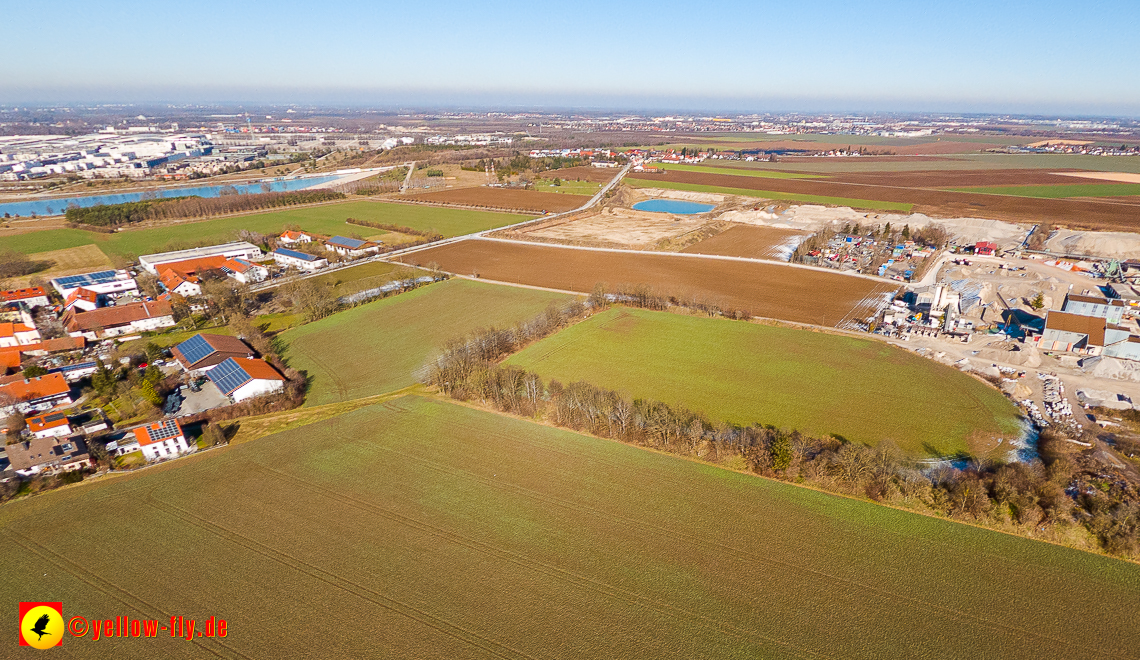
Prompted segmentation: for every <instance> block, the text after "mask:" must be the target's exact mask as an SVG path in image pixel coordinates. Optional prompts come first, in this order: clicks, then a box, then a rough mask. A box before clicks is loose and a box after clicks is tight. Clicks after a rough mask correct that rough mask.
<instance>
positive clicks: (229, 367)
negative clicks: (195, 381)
mask: <svg viewBox="0 0 1140 660" xmlns="http://www.w3.org/2000/svg"><path fill="white" fill-rule="evenodd" d="M206 378H209V379H210V381H211V382H213V383H214V384H215V385H217V386H218V389H219V390H221V391H222V392H224V393H226V394H233V392H234V391H235V390H236V389H237V388H239V387H241V386H242V385H245V384H246V383H248V382H249V381H251V380H253V376H250V375H249V374H248V373H246V371H245V369H242V368H241V365H240V364H238V361H237V360H235V359H233V358H226V361H225V362H222V363H221V364H219V365H218V366H216V367H214V368H213V369H211V370H209V371H207V372H206Z"/></svg>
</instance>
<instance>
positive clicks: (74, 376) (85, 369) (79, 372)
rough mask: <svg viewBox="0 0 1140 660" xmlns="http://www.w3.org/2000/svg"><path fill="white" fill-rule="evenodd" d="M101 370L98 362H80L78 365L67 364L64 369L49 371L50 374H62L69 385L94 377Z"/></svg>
mask: <svg viewBox="0 0 1140 660" xmlns="http://www.w3.org/2000/svg"><path fill="white" fill-rule="evenodd" d="M98 370H99V363H98V362H78V363H76V364H65V365H64V366H62V367H54V368H52V369H48V373H49V374H62V375H63V377H64V378H65V379H66V380H67V382H69V383H74V382H76V381H80V380H83V379H84V378H87V377H88V376H92V375H94V374H95V372H96V371H98Z"/></svg>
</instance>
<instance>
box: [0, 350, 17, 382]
mask: <svg viewBox="0 0 1140 660" xmlns="http://www.w3.org/2000/svg"><path fill="white" fill-rule="evenodd" d="M19 369H20V349H18V348H0V376H3V375H4V374H6V373H8V372H10V371H18V370H19Z"/></svg>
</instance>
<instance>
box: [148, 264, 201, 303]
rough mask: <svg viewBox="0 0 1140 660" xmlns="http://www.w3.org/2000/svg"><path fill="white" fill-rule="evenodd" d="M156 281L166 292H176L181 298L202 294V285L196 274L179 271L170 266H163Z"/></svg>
mask: <svg viewBox="0 0 1140 660" xmlns="http://www.w3.org/2000/svg"><path fill="white" fill-rule="evenodd" d="M158 281H159V282H162V286H163V287H165V288H166V291H167V293H176V294H178V295H180V296H182V297H183V298H188V297H190V296H200V295H202V285H201V282H200V280H199V279H198V276H197V275H190V274H187V273H180V272H178V271H176V270H174V269H172V268H164V269H163V270H162V273H161V274H160V275H159V276H158Z"/></svg>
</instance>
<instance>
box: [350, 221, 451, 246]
mask: <svg viewBox="0 0 1140 660" xmlns="http://www.w3.org/2000/svg"><path fill="white" fill-rule="evenodd" d="M345 222H347V223H348V224H350V225H359V226H361V227H371V228H372V229H382V230H384V231H392V232H396V233H399V234H408V235H410V236H423V237H425V238H430V239H431V240H433V241H438V240H441V239H442V238H443V234H441V233H439V232H437V231H432V230H430V229H429V230H423V229H412V228H411V227H404V226H401V225H393V224H389V223H387V222H370V221H368V220H357V219H356V218H348V219H347V220H345Z"/></svg>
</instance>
